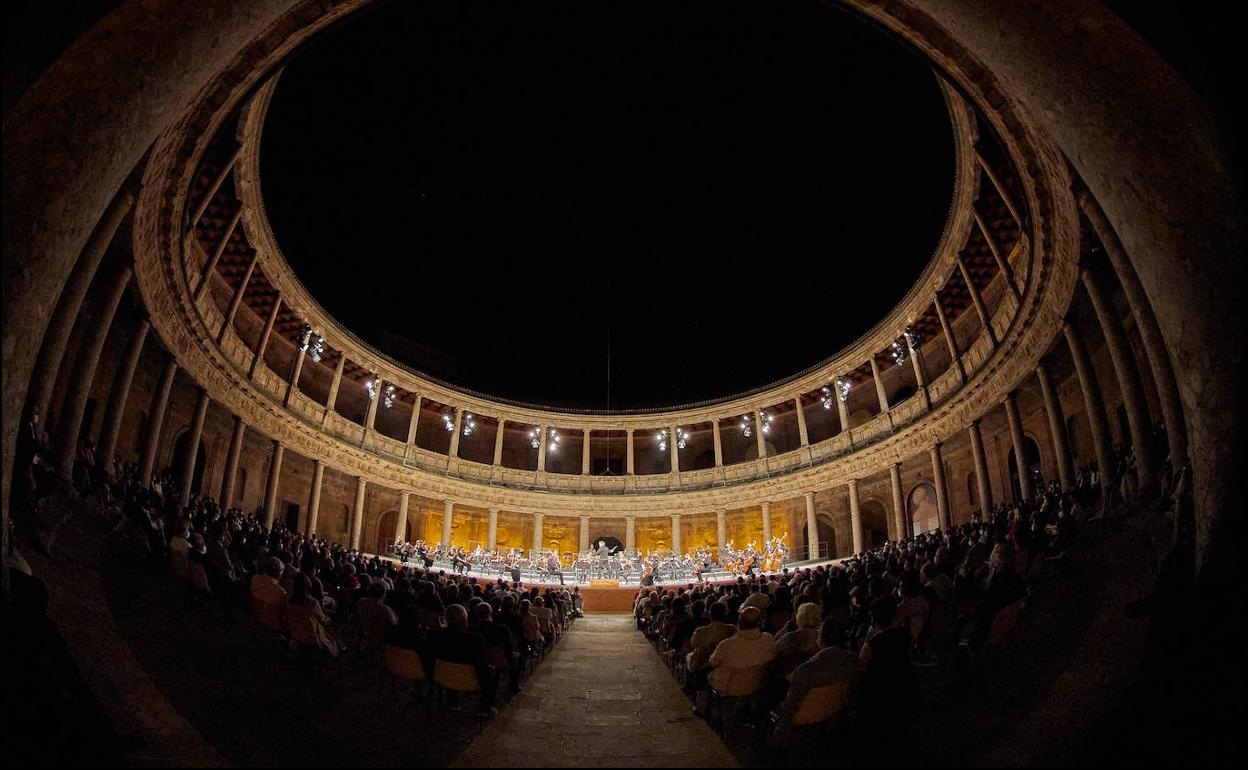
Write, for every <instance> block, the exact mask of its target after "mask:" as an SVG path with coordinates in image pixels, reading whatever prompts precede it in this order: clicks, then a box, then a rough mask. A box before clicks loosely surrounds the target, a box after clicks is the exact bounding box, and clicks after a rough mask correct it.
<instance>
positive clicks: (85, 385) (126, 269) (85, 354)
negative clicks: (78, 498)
mask: <svg viewBox="0 0 1248 770" xmlns="http://www.w3.org/2000/svg"><path fill="white" fill-rule="evenodd" d="M132 274H133V268H131V266H130V265H128V264H127V265H120V266H119V267H118V268H117V270H116V272H114V273H113V274H112V275H111V276H109V279H108V282H107V283H106V284H105V285H104V287H103V288H104V292H103V296H101V297H100V303H99V305H98V306H97V307H96V309H95V314H94V315H93V316H92V318H91V321H90V323H89V324H88V325H87V327H86V329H85V331H84V338H83V340H82V346H81V348H80V349H79V351H78V359H77V360H76V361H74V368H73V370H72V371H71V373H70V375H69V387H68V388H67V389H66V391H65V401H64V403H63V405H62V407H61V416H60V422H59V423H58V424H57V426H56V433H55V434H54V435H55V437H56V438H55V441H54V443H53V446H54V447H55V451H56V475H57V478H59V479H60V480H61V481H62V482H64V483H66V484H70V483H72V482H73V479H74V461H75V460H76V459H77V457H78V436H79V431H80V430H81V428H82V415H83V413H84V412H85V411H86V409H87V399H88V398H89V397H90V395H91V381H92V380H94V379H95V367H96V364H98V363H99V361H100V353H101V351H103V350H104V340H106V339H107V338H108V330H109V328H110V327H111V326H112V325H113V316H114V315H115V314H116V313H117V306H118V305H119V304H121V298H122V296H123V295H124V294H125V292H126V286H128V285H129V284H130V276H131V275H132ZM90 433H91V429H90V426H87V434H88V435H90Z"/></svg>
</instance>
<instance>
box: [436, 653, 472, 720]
mask: <svg viewBox="0 0 1248 770" xmlns="http://www.w3.org/2000/svg"><path fill="white" fill-rule="evenodd" d="M433 683H434V684H436V685H437V686H438V698H437V699H438V700H439V701H441V699H442V694H443V693H444V692H445V691H447V690H453V691H454V692H458V693H478V694H479V693H480V692H481V680H480V679H479V678H478V677H477V669H476V668H475V667H473V666H472V665H470V664H468V663H452V662H450V661H447V660H436V661H434V663H433ZM430 700H433V699H430ZM483 724H484V720H482V719H480V718H478V720H477V732H478V733H480V732H481V727H482V726H483Z"/></svg>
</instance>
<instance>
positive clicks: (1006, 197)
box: [975, 145, 1023, 225]
mask: <svg viewBox="0 0 1248 770" xmlns="http://www.w3.org/2000/svg"><path fill="white" fill-rule="evenodd" d="M975 158H976V160H978V161H979V166H980V168H982V169H983V170H984V174H985V175H987V177H988V180H989V181H990V182H992V186H993V188H994V189H995V190H996V191H997V195H1000V196H1001V200H1003V201H1005V207H1006V208H1007V209H1009V210H1010V216H1012V217H1014V221H1015V222H1017V223H1018V224H1019V225H1022V224H1023V216H1022V214H1020V213H1019V210H1018V207H1017V206H1015V205H1014V199H1013V197H1012V196H1011V195H1010V191H1009V189H1008V188H1007V187H1006V186H1005V185H1004V184H1002V183H1001V178H1000V177H998V176H997V172H996V171H995V170H994V169H993V168H992V164H991V163H989V162H988V159H987V158H985V157H984V152H983V150H982V149H980V147H979V145H976V146H975Z"/></svg>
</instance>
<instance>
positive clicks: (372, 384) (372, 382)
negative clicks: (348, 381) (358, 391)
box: [364, 376, 381, 401]
mask: <svg viewBox="0 0 1248 770" xmlns="http://www.w3.org/2000/svg"><path fill="white" fill-rule="evenodd" d="M364 387H365V388H368V400H369V401H376V400H377V393H378V392H379V391H380V390H381V378H380V377H376V376H374V377H371V378H369V380H368V382H366V383H364Z"/></svg>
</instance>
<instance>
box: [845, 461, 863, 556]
mask: <svg viewBox="0 0 1248 770" xmlns="http://www.w3.org/2000/svg"><path fill="white" fill-rule="evenodd" d="M849 531H850V536H851V537H852V538H853V541H854V553H855V554H859V553H862V552H863V551H865V550H866V548H865V546H864V545H863V538H862V508H861V506H860V505H859V502H858V479H850V480H849Z"/></svg>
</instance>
